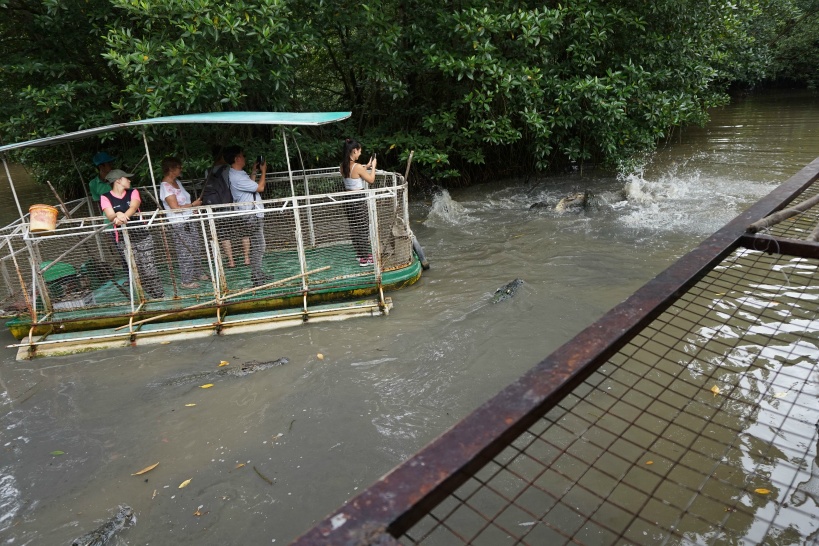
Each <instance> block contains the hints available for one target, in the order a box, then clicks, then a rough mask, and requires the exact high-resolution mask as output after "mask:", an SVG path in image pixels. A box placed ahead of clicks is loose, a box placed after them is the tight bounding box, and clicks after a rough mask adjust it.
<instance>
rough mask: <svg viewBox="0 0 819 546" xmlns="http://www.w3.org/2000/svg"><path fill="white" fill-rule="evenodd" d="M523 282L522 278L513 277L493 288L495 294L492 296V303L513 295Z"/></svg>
mask: <svg viewBox="0 0 819 546" xmlns="http://www.w3.org/2000/svg"><path fill="white" fill-rule="evenodd" d="M522 284H523V280H522V279H515V280H514V281H510V282H508V283H506V284H504V285H503V286H501V287H500V288H498V289H497V290H495V295H494V296H492V303H498V302H500V301H503V300H507V299H509V298H511V297H512V296H514V295H515V293H516V292H517V291H518V288H520V286H521V285H522Z"/></svg>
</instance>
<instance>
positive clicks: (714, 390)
mask: <svg viewBox="0 0 819 546" xmlns="http://www.w3.org/2000/svg"><path fill="white" fill-rule="evenodd" d="M711 392H713V393H714V396H716V395H718V394H719V393H720V390H719V387H717V386H716V385H714V386H713V387H711Z"/></svg>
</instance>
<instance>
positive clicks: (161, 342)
mask: <svg viewBox="0 0 819 546" xmlns="http://www.w3.org/2000/svg"><path fill="white" fill-rule="evenodd" d="M170 343H171V342H170V341H160V342H159V344H160V345H168V344H170Z"/></svg>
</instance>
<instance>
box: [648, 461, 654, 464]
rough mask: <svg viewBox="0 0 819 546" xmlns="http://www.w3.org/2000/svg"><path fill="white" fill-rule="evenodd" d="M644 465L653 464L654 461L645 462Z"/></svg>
mask: <svg viewBox="0 0 819 546" xmlns="http://www.w3.org/2000/svg"><path fill="white" fill-rule="evenodd" d="M646 464H654V461H646Z"/></svg>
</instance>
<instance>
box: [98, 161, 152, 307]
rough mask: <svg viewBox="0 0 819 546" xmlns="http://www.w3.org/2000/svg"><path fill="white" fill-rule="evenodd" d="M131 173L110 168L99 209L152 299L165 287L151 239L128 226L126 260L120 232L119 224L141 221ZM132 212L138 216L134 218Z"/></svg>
mask: <svg viewBox="0 0 819 546" xmlns="http://www.w3.org/2000/svg"><path fill="white" fill-rule="evenodd" d="M131 176H134V175H133V174H131V173H126V172H125V171H121V170H120V169H114V170H112V171H110V172H109V173H108V174H107V175H106V176H105V179H106V180H107V181H108V182H109V183H110V184H111V190H110V191H108V192H106V193H104V194H102V196H100V208H101V209H102V213H103V214H104V215H105V217H106V218H108V220H109V221H110V222H111V223H112V224H114V240H115V241H116V245H117V250H118V251H119V252H120V255H121V256H122V258H123V259H124V260H125V262H126V263H132V260H133V262H134V263H136V266H137V272H138V273H139V281H140V284H141V285H142V289H143V291H144V292H145V293H146V294H147V295H148V296H150V297H151V298H154V299H162V298H164V297H165V289H164V288H163V287H162V280H161V279H160V278H159V272H158V271H157V268H156V263H155V262H154V239H153V237H152V236H151V233H150V232H149V231H148V229H147V228H145V227H142V228H140V229H129V230H128V238H129V240H130V241H131V253H130V257H131V259H130V260H129V259H128V252H127V247H126V245H125V237H124V236H122V235H121V234H120V231H121V229H120V228H122V227H123V226H128V224H129V223H130V224H131V225H130V226H128V227H132V226H133V225H134V224H137V225H139V224H142V218H141V214H140V210H139V205H140V203H142V200H141V199H140V197H139V190H137V189H131V180H130V177H131ZM134 215H138V216H137V217H136V218H134Z"/></svg>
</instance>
